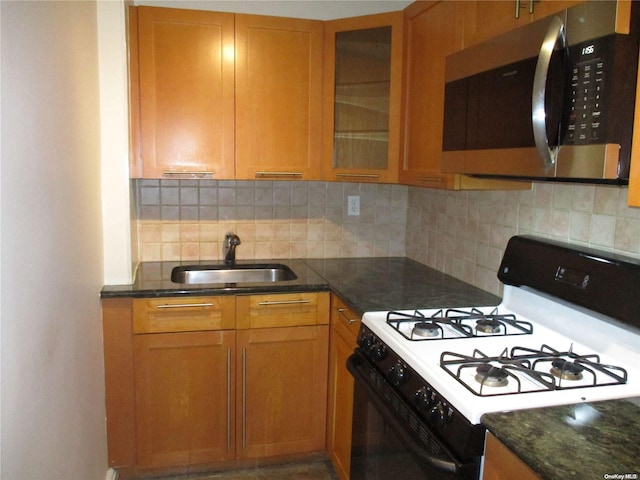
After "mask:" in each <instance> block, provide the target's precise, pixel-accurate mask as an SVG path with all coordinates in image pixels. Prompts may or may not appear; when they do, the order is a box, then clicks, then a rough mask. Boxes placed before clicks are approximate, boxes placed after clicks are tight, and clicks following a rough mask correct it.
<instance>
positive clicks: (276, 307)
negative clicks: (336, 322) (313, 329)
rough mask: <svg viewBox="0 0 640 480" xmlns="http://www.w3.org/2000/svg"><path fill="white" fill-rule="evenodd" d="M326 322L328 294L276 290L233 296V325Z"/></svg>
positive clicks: (293, 324) (288, 324)
mask: <svg viewBox="0 0 640 480" xmlns="http://www.w3.org/2000/svg"><path fill="white" fill-rule="evenodd" d="M326 323H329V293H328V292H320V293H309V292H301V293H279V294H265V295H247V296H238V297H236V328H238V329H247V328H267V327H294V326H303V325H316V324H326Z"/></svg>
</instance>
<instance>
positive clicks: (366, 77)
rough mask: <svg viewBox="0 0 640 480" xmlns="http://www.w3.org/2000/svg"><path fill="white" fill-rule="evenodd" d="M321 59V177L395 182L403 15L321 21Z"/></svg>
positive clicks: (397, 154)
mask: <svg viewBox="0 0 640 480" xmlns="http://www.w3.org/2000/svg"><path fill="white" fill-rule="evenodd" d="M324 58H325V60H324V108H323V118H324V120H323V177H324V179H326V180H345V181H351V182H353V181H358V182H367V181H369V182H395V181H397V171H398V160H399V154H400V136H401V135H400V95H401V76H402V12H393V13H388V14H378V15H369V16H363V17H355V18H346V19H341V20H335V21H330V22H326V23H325V29H324Z"/></svg>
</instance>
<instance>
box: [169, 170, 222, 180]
mask: <svg viewBox="0 0 640 480" xmlns="http://www.w3.org/2000/svg"><path fill="white" fill-rule="evenodd" d="M214 174H215V172H213V171H211V170H181V171H174V170H165V171H164V172H162V175H163V176H167V177H171V176H174V175H175V176H180V175H185V176H186V175H190V176H192V177H200V178H203V177H213V175H214Z"/></svg>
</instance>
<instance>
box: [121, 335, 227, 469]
mask: <svg viewBox="0 0 640 480" xmlns="http://www.w3.org/2000/svg"><path fill="white" fill-rule="evenodd" d="M134 352H135V353H134V355H135V366H136V373H135V375H136V413H137V415H136V427H137V428H136V437H137V441H136V444H137V463H138V467H140V468H158V467H171V466H178V465H197V464H205V463H211V462H215V461H223V460H231V459H233V458H234V457H235V450H234V438H233V423H234V418H235V412H234V403H233V402H232V398H233V396H232V393H233V391H232V386H233V384H234V383H235V382H233V381H232V379H233V377H234V375H235V366H234V353H235V332H233V331H215V332H188V333H158V334H150V335H136V337H135V338H134Z"/></svg>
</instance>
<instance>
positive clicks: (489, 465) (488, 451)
mask: <svg viewBox="0 0 640 480" xmlns="http://www.w3.org/2000/svg"><path fill="white" fill-rule="evenodd" d="M482 478H483V480H513V479H514V478H517V479H518V480H540V477H539V476H538V475H537V474H536V473H535V472H534V471H533V470H532V469H531V468H530V467H529V466H528V465H526V464H525V463H524V462H523V461H522V460H520V458H518V456H517V455H516V454H515V453H513V452H512V451H511V450H509V448H507V446H506V445H505V444H503V443H502V442H501V441H500V440H498V439H497V438H496V437H495V436H493V435H492V434H491V433H487V445H486V447H485V457H484V469H483V474H482Z"/></svg>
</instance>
